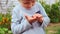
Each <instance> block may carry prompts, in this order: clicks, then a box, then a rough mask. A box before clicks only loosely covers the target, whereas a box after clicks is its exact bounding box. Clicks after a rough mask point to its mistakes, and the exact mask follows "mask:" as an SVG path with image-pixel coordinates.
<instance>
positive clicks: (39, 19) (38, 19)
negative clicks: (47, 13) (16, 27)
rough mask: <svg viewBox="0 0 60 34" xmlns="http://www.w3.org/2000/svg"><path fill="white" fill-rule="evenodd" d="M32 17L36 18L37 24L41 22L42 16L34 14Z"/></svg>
mask: <svg viewBox="0 0 60 34" xmlns="http://www.w3.org/2000/svg"><path fill="white" fill-rule="evenodd" d="M33 17H36V18H37V21H38V22H40V23H42V22H43V16H42V15H41V14H38V13H36V14H34V15H33Z"/></svg>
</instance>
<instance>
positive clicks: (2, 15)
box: [0, 0, 60, 34]
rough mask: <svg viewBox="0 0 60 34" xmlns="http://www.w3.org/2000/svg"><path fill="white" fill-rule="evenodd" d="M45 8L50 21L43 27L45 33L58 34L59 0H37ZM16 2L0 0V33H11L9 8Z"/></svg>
mask: <svg viewBox="0 0 60 34" xmlns="http://www.w3.org/2000/svg"><path fill="white" fill-rule="evenodd" d="M38 2H40V3H41V4H42V6H43V7H44V8H45V11H46V13H47V15H48V16H49V17H50V19H51V23H50V24H49V25H48V27H47V28H46V29H45V31H46V33H47V34H60V0H54V1H52V0H49V1H48V0H38ZM17 4H18V2H17V0H16V1H15V0H0V34H12V32H11V28H10V25H11V10H12V9H13V8H14V7H15V6H16V5H17Z"/></svg>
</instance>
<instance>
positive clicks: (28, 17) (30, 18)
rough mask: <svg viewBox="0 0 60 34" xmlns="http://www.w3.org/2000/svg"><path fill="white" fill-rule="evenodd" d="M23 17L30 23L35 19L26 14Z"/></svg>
mask: <svg viewBox="0 0 60 34" xmlns="http://www.w3.org/2000/svg"><path fill="white" fill-rule="evenodd" d="M25 17H26V19H27V20H28V21H29V23H30V24H32V23H33V22H35V21H36V20H37V19H36V17H30V16H27V15H25Z"/></svg>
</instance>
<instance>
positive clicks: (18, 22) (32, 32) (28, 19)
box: [11, 0, 50, 34]
mask: <svg viewBox="0 0 60 34" xmlns="http://www.w3.org/2000/svg"><path fill="white" fill-rule="evenodd" d="M19 3H20V4H19V5H18V6H16V7H15V8H14V9H13V11H12V23H11V29H12V32H13V34H45V32H44V28H45V27H47V25H48V23H49V22H50V19H49V17H48V16H47V14H46V13H45V10H44V8H43V7H42V5H41V4H40V3H38V2H36V0H19Z"/></svg>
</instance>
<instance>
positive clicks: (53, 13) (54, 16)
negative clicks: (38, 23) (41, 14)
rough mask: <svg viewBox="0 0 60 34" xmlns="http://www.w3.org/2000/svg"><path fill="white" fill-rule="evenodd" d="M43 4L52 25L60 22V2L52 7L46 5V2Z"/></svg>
mask: <svg viewBox="0 0 60 34" xmlns="http://www.w3.org/2000/svg"><path fill="white" fill-rule="evenodd" d="M41 4H42V5H43V7H44V8H45V11H46V12H47V15H48V16H49V17H50V19H51V23H58V22H60V10H59V2H57V3H55V4H52V5H48V4H45V3H44V2H43V3H41Z"/></svg>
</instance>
